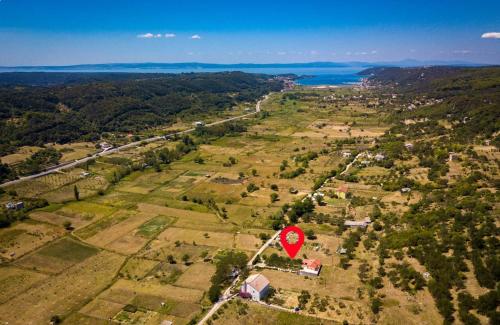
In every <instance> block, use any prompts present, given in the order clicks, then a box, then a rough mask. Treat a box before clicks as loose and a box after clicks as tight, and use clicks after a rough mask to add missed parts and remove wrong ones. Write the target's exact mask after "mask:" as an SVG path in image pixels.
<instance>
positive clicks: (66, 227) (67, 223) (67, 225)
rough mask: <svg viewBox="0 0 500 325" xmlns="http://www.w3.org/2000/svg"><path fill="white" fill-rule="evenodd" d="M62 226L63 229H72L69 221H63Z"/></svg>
mask: <svg viewBox="0 0 500 325" xmlns="http://www.w3.org/2000/svg"><path fill="white" fill-rule="evenodd" d="M63 226H64V229H66V230H71V229H72V227H71V221H64V223H63Z"/></svg>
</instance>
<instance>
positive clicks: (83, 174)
mask: <svg viewBox="0 0 500 325" xmlns="http://www.w3.org/2000/svg"><path fill="white" fill-rule="evenodd" d="M80 176H82V177H87V176H90V173H89V172H82V173H81V174H80Z"/></svg>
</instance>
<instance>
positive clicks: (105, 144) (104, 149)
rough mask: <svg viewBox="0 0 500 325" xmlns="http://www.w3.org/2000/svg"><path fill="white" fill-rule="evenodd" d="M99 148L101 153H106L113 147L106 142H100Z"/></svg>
mask: <svg viewBox="0 0 500 325" xmlns="http://www.w3.org/2000/svg"><path fill="white" fill-rule="evenodd" d="M99 146H100V147H101V149H102V151H106V150H109V149H111V148H113V146H112V145H111V144H109V143H107V142H101V143H99Z"/></svg>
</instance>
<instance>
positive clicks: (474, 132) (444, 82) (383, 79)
mask: <svg viewBox="0 0 500 325" xmlns="http://www.w3.org/2000/svg"><path fill="white" fill-rule="evenodd" d="M362 74H363V75H366V76H369V77H368V78H369V80H370V82H371V83H373V84H376V85H382V86H385V87H387V86H388V87H392V90H393V91H394V92H396V93H399V94H401V95H402V96H401V97H400V100H401V101H402V102H411V101H412V100H413V101H420V102H425V101H426V99H429V98H433V99H436V101H435V102H434V103H431V104H427V105H421V106H420V107H417V109H411V110H410V109H405V108H404V107H403V106H402V107H400V108H399V109H397V110H396V111H395V118H396V119H398V120H401V119H406V118H408V119H425V118H428V119H429V121H430V122H429V123H428V124H429V125H428V127H427V128H426V132H431V133H436V134H439V132H440V131H439V127H438V126H437V120H447V121H448V122H449V123H450V124H451V125H453V131H454V132H453V134H452V137H453V138H454V139H456V140H457V141H459V142H462V143H465V142H470V141H473V140H475V139H476V137H477V136H480V137H482V138H492V137H493V138H494V143H495V144H496V145H497V146H499V145H500V138H499V137H498V135H497V134H496V132H497V131H498V130H499V129H500V67H483V68H461V67H420V68H373V69H367V70H365V71H363V73H362ZM418 127H419V128H421V125H418Z"/></svg>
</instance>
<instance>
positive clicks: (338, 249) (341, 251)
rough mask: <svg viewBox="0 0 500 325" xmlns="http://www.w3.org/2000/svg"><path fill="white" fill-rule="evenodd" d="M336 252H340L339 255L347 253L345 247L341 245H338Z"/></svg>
mask: <svg viewBox="0 0 500 325" xmlns="http://www.w3.org/2000/svg"><path fill="white" fill-rule="evenodd" d="M337 254H340V255H344V254H347V249H346V248H344V247H342V246H339V247H338V248H337Z"/></svg>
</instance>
